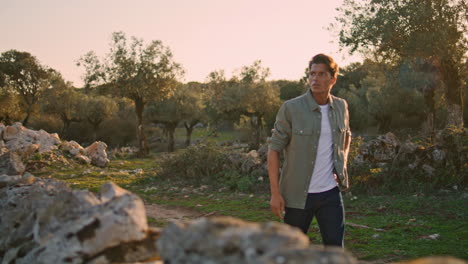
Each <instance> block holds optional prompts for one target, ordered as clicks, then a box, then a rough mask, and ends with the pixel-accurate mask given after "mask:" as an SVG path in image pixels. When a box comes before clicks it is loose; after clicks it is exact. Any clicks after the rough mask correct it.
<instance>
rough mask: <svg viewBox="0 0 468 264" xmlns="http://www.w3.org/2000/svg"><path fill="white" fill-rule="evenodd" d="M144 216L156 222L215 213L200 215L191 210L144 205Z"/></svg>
mask: <svg viewBox="0 0 468 264" xmlns="http://www.w3.org/2000/svg"><path fill="white" fill-rule="evenodd" d="M145 209H146V215H147V216H149V217H151V218H153V219H155V220H158V221H167V222H169V221H177V220H184V219H194V218H198V217H204V216H212V215H214V214H215V213H207V214H206V213H201V212H198V211H195V210H192V209H187V208H182V207H174V206H164V205H158V204H145Z"/></svg>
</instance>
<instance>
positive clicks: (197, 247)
mask: <svg viewBox="0 0 468 264" xmlns="http://www.w3.org/2000/svg"><path fill="white" fill-rule="evenodd" d="M157 245H158V249H159V250H160V254H161V258H162V259H163V260H164V261H170V263H306V262H299V259H300V258H299V257H297V255H298V254H297V252H302V253H301V254H302V255H303V256H312V255H314V254H316V255H317V256H326V254H329V253H324V254H322V253H320V252H319V250H318V249H315V248H311V247H309V239H308V238H307V236H305V235H304V234H303V233H302V232H301V231H300V230H299V229H296V228H293V227H290V226H288V225H284V224H280V223H276V222H269V223H262V224H258V223H249V222H244V221H242V220H239V219H235V218H231V217H216V218H201V219H197V220H193V221H191V222H177V223H171V224H169V225H168V226H167V227H166V228H165V229H164V230H163V231H162V233H161V236H160V238H159V239H158V242H157ZM301 254H299V255H301ZM333 254H336V256H340V257H341V259H345V260H350V261H349V262H331V261H330V260H331V259H330V258H327V259H324V260H323V262H313V263H326V262H325V261H328V262H327V263H354V262H352V261H351V260H353V259H352V257H350V256H348V255H345V253H342V252H341V253H338V252H334V253H333ZM338 258H339V257H337V259H338ZM278 259H282V260H283V261H282V262H281V261H280V262H277V260H278ZM290 259H291V262H290ZM293 259H297V260H298V261H297V262H294V261H293ZM302 260H305V257H304V258H302ZM307 263H309V262H307Z"/></svg>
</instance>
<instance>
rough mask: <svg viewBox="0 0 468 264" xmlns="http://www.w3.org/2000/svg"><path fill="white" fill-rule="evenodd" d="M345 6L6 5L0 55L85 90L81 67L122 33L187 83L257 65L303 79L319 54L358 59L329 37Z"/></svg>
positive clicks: (335, 0)
mask: <svg viewBox="0 0 468 264" xmlns="http://www.w3.org/2000/svg"><path fill="white" fill-rule="evenodd" d="M341 2H342V0H331V1H320V2H318V1H309V0H293V1H288V2H287V3H286V2H284V1H276V0H275V1H271V0H270V1H268V0H256V1H248V0H236V1H219V0H200V1H189V0H185V1H184V0H175V1H162V0H156V1H150V0H145V1H136V2H132V3H131V4H130V2H128V1H123V0H119V1H110V0H103V1H92V0H83V1H61V0H44V1H33V0H15V1H13V0H2V8H1V9H0V34H1V36H2V41H1V42H0V52H4V51H7V50H10V49H16V50H20V51H27V52H30V53H31V54H32V55H34V56H36V57H37V58H38V59H39V60H40V61H41V63H43V64H45V65H48V66H50V67H52V68H54V69H56V70H58V71H60V72H61V73H62V74H63V76H64V78H65V79H66V80H69V81H72V82H73V83H74V84H75V86H78V87H80V86H82V85H83V82H82V80H81V78H80V76H81V74H82V73H83V69H81V68H79V67H77V66H76V64H75V63H76V60H77V59H78V58H79V57H80V56H81V55H83V54H85V53H86V52H87V51H90V50H94V51H95V52H96V53H97V55H98V56H103V55H105V53H106V52H107V51H108V49H109V42H110V35H111V33H112V32H114V31H123V32H125V34H126V35H127V36H136V37H138V38H142V39H144V40H145V41H146V42H149V41H150V40H156V39H158V40H161V41H162V42H163V43H164V44H165V45H167V46H169V47H170V48H171V50H172V52H173V54H174V57H175V60H176V61H177V62H179V63H181V64H182V65H183V67H184V69H185V71H186V74H185V79H184V80H183V81H204V80H205V78H206V76H207V75H208V73H209V72H211V71H213V70H218V69H224V70H225V71H226V73H227V75H228V77H229V76H231V73H232V71H234V70H235V69H238V68H240V67H242V66H244V65H250V64H251V63H252V62H253V61H255V60H257V59H259V60H262V65H263V66H265V67H269V68H270V69H271V76H270V79H290V80H297V79H300V78H301V77H302V75H303V72H304V68H305V67H306V66H307V61H308V60H309V58H310V57H311V56H313V55H314V54H317V53H320V52H324V53H328V54H330V55H332V56H335V57H336V60H337V61H338V63H340V64H341V65H346V64H348V63H350V62H352V61H358V60H360V58H359V57H357V56H354V57H350V56H349V55H348V54H347V53H346V52H341V53H340V52H339V47H338V44H337V43H338V41H337V39H336V36H333V33H332V32H329V31H328V30H326V27H327V26H328V25H329V24H330V23H331V22H333V21H334V16H335V14H336V11H335V8H337V7H338V6H340V5H341Z"/></svg>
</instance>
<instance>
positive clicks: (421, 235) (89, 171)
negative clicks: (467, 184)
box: [35, 155, 468, 262]
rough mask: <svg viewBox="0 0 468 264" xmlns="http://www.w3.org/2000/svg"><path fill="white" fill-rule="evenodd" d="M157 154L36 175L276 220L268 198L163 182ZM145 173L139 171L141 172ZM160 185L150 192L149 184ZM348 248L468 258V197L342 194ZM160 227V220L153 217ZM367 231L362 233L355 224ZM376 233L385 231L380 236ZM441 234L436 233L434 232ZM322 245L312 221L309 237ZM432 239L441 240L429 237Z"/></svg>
mask: <svg viewBox="0 0 468 264" xmlns="http://www.w3.org/2000/svg"><path fill="white" fill-rule="evenodd" d="M158 157H159V156H157V155H156V156H153V157H151V158H147V159H126V160H113V161H111V162H110V164H109V166H108V167H107V168H105V169H102V168H97V167H92V166H82V165H80V166H69V167H60V166H59V167H49V168H44V169H42V170H40V171H38V172H36V173H35V174H36V175H37V176H42V177H45V176H48V177H54V178H57V179H61V180H63V181H66V182H69V183H70V184H71V186H72V187H73V188H78V189H89V190H91V191H94V192H97V191H98V190H99V188H100V186H101V185H102V184H103V183H105V182H107V181H113V182H115V183H116V184H118V185H120V186H122V187H124V188H127V189H129V190H131V191H132V192H134V193H136V194H138V195H139V196H140V197H142V198H143V199H144V200H145V201H146V202H147V203H156V204H161V205H169V206H177V207H186V208H191V209H194V210H197V211H199V212H200V213H201V215H202V214H210V215H212V214H215V215H225V216H234V217H238V218H241V219H243V220H246V221H254V222H265V221H278V219H276V217H274V216H273V214H272V213H271V212H270V209H269V194H267V193H260V194H259V193H256V194H245V193H238V192H236V193H233V192H230V191H228V190H227V189H225V188H224V189H223V188H221V189H213V188H203V189H202V188H199V187H197V186H187V185H184V183H183V181H174V180H168V179H163V178H160V177H158V171H160V168H159V165H158V163H157V160H158ZM140 169H141V171H140ZM152 186H154V187H156V188H150V187H152ZM343 199H344V202H345V208H346V222H347V223H352V224H353V225H349V224H348V225H347V226H346V235H345V245H346V248H347V249H348V250H349V251H351V252H352V253H353V254H354V255H355V256H356V257H357V258H358V259H361V260H366V261H374V262H390V261H400V260H405V259H412V258H417V257H422V256H429V255H451V256H455V257H458V258H462V259H468V252H467V251H466V248H468V241H467V238H468V222H467V221H466V219H467V216H468V195H467V192H466V191H458V192H456V191H446V192H440V193H434V194H431V195H421V194H419V195H413V194H407V195H380V196H375V195H374V196H370V195H364V194H361V195H360V194H353V195H350V194H347V195H344V198H343ZM148 222H149V223H150V224H152V225H155V226H161V227H163V226H164V225H165V224H166V223H165V222H164V221H161V220H156V219H152V218H150V219H148ZM354 224H355V225H363V226H368V227H370V228H369V229H365V228H358V227H355V225H354ZM374 228H377V229H383V230H384V231H375V230H374ZM436 234H437V235H436ZM308 235H309V236H310V237H311V241H312V242H313V243H316V244H320V243H321V238H320V235H319V232H318V227H317V224H316V222H315V220H314V221H313V223H312V226H311V228H310V231H309V234H308ZM431 235H433V236H435V237H436V238H435V239H431V238H430V236H431Z"/></svg>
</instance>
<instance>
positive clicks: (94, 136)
mask: <svg viewBox="0 0 468 264" xmlns="http://www.w3.org/2000/svg"><path fill="white" fill-rule="evenodd" d="M99 124H100V123H98V124H93V142H95V141H97V131H98V129H99Z"/></svg>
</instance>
